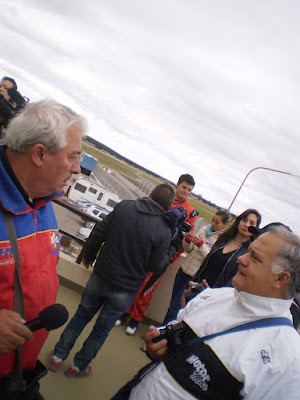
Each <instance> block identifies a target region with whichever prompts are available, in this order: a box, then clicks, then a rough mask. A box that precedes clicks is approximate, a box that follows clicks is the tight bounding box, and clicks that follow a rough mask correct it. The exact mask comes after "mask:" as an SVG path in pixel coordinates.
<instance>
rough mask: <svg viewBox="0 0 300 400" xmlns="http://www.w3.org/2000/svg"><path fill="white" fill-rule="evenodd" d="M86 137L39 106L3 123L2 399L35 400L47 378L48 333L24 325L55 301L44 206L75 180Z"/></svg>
mask: <svg viewBox="0 0 300 400" xmlns="http://www.w3.org/2000/svg"><path fill="white" fill-rule="evenodd" d="M85 131H86V122H85V119H84V118H83V117H81V116H79V115H78V114H76V113H75V112H74V111H72V110H71V109H70V108H68V107H66V106H64V105H62V104H59V103H57V102H56V101H52V100H42V101H39V102H36V103H31V104H28V106H26V107H25V108H24V109H23V110H22V111H20V113H18V115H16V116H15V118H13V119H12V120H11V121H10V123H9V124H8V126H7V131H6V137H5V141H6V145H4V146H1V147H0V393H1V394H0V397H1V399H5V400H7V399H11V398H14V399H17V398H18V399H19V398H20V399H23V398H24V399H25V398H26V399H29V398H30V399H42V396H41V395H40V394H39V384H38V379H39V377H40V376H41V375H45V373H46V372H47V370H46V368H45V367H44V366H42V364H41V363H39V362H38V356H39V353H40V350H41V348H42V346H43V344H44V342H45V340H46V338H47V336H48V332H47V331H46V330H45V329H40V330H37V331H36V332H35V333H34V334H33V333H32V332H31V330H30V329H29V328H28V327H27V326H25V325H24V323H25V320H26V321H30V320H33V319H35V318H37V317H38V315H39V313H40V312H41V310H43V309H44V308H45V307H47V306H49V305H52V304H53V303H55V300H56V295H57V290H58V278H57V274H56V265H57V262H58V258H59V248H60V245H59V235H58V226H57V222H56V218H55V214H54V210H53V207H52V203H51V200H52V199H54V198H57V197H60V196H62V195H63V194H64V192H63V188H64V186H65V185H66V184H67V181H68V180H69V179H70V178H71V176H72V174H73V173H79V172H80V165H79V154H80V152H81V139H82V136H83V134H84V132H85ZM14 232H15V234H14ZM14 383H16V385H14ZM26 396H27V397H26Z"/></svg>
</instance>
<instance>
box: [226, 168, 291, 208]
mask: <svg viewBox="0 0 300 400" xmlns="http://www.w3.org/2000/svg"><path fill="white" fill-rule="evenodd" d="M256 169H266V170H268V171H273V172H279V173H281V174H286V175H291V176H296V177H297V178H299V176H298V175H293V174H291V173H290V172H284V171H280V170H278V169H273V168H266V167H256V168H253V169H251V170H250V171H249V172H248V173H247V175H246V176H245V178H244V180H243V182H242V183H241V186H240V187H239V189H238V191H237V192H236V194H235V196H234V198H233V200H232V202H231V204H230V206H229V207H228V211H229V210H230V209H231V207H232V204H233V203H234V201H235V199H236V198H237V195H238V194H239V193H240V191H241V189H242V187H243V185H244V183H245V181H246V179H247V178H248V176H249V175H250V174H251V172H253V171H255V170H256Z"/></svg>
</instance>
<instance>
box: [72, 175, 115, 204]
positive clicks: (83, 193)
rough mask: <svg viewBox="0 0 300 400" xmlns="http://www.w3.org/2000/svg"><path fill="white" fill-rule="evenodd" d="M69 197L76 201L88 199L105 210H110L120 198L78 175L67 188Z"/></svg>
mask: <svg viewBox="0 0 300 400" xmlns="http://www.w3.org/2000/svg"><path fill="white" fill-rule="evenodd" d="M68 197H69V199H71V200H73V201H74V202H76V201H78V200H79V201H90V202H91V203H95V204H98V205H99V206H100V207H102V208H105V209H106V210H107V211H112V210H113V209H114V207H115V206H116V204H117V203H119V202H120V199H119V198H118V196H117V195H115V194H113V193H111V192H109V191H108V190H106V189H104V187H102V186H100V185H98V183H95V182H93V181H91V180H90V179H88V178H83V177H80V178H78V179H76V181H75V182H74V183H73V184H72V185H71V186H70V188H69V189H68Z"/></svg>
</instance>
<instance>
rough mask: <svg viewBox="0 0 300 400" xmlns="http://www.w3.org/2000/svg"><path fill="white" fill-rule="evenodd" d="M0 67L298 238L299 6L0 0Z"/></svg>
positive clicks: (128, 147) (114, 144)
mask: <svg viewBox="0 0 300 400" xmlns="http://www.w3.org/2000/svg"><path fill="white" fill-rule="evenodd" d="M0 4H1V23H0V35H1V43H0V73H1V74H2V75H9V76H12V77H14V78H15V79H16V81H17V83H18V89H19V90H20V92H21V93H22V94H23V95H26V96H28V97H29V98H30V99H31V101H36V100H40V99H41V98H44V97H50V98H53V99H56V100H58V101H60V102H63V103H65V104H67V105H69V106H71V107H72V108H74V109H75V110H76V111H77V112H80V113H82V114H84V115H85V116H86V117H87V119H88V122H89V125H90V131H89V135H90V136H92V137H94V138H95V139H97V140H99V141H100V142H102V143H104V144H105V145H107V146H109V147H111V148H112V149H114V150H115V151H117V152H119V153H120V154H122V155H124V156H125V157H127V158H129V159H131V160H133V161H135V162H136V163H138V164H140V165H142V166H144V167H146V168H148V169H150V170H152V171H154V172H156V173H158V174H160V175H162V176H164V177H166V178H167V179H169V180H171V181H173V182H176V181H177V179H178V177H179V175H180V174H182V173H191V174H192V175H193V176H194V178H195V180H196V186H195V189H194V193H197V194H201V195H202V196H203V197H204V198H206V199H207V200H210V201H212V202H214V203H216V204H217V205H218V206H220V207H225V208H228V207H229V205H230V203H231V201H232V199H233V197H234V195H235V193H236V192H237V190H238V188H239V186H240V185H241V183H242V181H243V179H244V178H245V176H246V174H247V173H248V172H249V171H250V170H251V169H253V168H256V167H265V168H270V169H276V170H280V171H284V172H288V173H291V174H293V175H298V177H295V176H290V175H286V174H282V173H278V172H271V171H268V170H256V171H253V172H252V173H251V174H250V175H249V177H248V178H247V180H246V182H245V184H244V186H243V188H242V190H241V192H240V194H239V195H238V197H237V199H236V200H235V202H234V204H233V206H232V209H231V211H232V212H233V213H235V214H239V213H241V212H242V211H244V210H245V209H246V208H257V209H258V211H260V212H261V213H262V216H263V220H262V225H261V226H264V225H265V224H267V223H269V222H274V221H280V222H283V223H286V224H288V225H289V226H290V227H291V229H292V230H294V231H295V232H297V233H298V234H300V212H299V206H300V199H299V192H300V162H299V157H300V134H299V129H300V112H299V105H300V100H299V96H300V73H299V71H300V61H299V60H300V56H299V49H300V3H299V1H298V0H282V1H281V0H227V1H224V0H206V1H204V0H181V1H179V0H172V1H171V0H160V1H157V0H151V1H146V0H126V1H124V0H107V1H104V0H89V1H88V2H87V3H84V2H82V1H77V0H69V1H67V2H65V1H61V0H51V1H50V0H49V1H40V0H26V1H21V0H14V1H13V0H12V1H10V0H6V1H1V0H0Z"/></svg>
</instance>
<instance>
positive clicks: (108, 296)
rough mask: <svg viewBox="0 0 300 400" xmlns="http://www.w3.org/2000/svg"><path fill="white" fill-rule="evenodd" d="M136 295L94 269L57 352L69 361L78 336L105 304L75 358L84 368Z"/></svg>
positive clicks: (57, 347)
mask: <svg viewBox="0 0 300 400" xmlns="http://www.w3.org/2000/svg"><path fill="white" fill-rule="evenodd" d="M135 294H136V293H128V292H126V291H124V290H121V289H118V288H116V287H115V286H113V285H112V284H111V283H109V282H107V281H105V280H104V279H102V278H100V277H99V276H97V275H96V274H95V272H93V273H92V275H91V277H90V279H89V280H88V282H87V285H86V288H85V291H84V293H83V295H82V297H81V302H80V304H79V307H78V309H77V311H76V313H75V315H74V317H73V318H72V319H71V321H70V322H69V323H68V325H67V327H66V328H65V330H64V332H63V333H62V335H61V337H60V339H59V341H58V342H57V344H56V346H55V349H54V355H56V356H57V357H59V358H61V359H62V360H65V359H66V358H67V357H68V355H69V353H70V351H71V349H72V347H73V346H74V344H75V342H76V340H77V338H78V336H79V335H80V334H81V332H82V331H83V329H84V328H85V326H86V325H87V324H88V323H89V322H90V321H91V319H92V318H93V317H94V315H95V314H96V313H97V311H99V309H100V308H101V307H102V308H101V311H100V313H99V316H98V318H97V320H96V323H95V325H94V328H93V330H92V332H91V333H90V335H89V337H88V338H87V339H86V341H85V342H84V344H83V346H82V349H81V350H80V351H79V352H78V353H76V355H75V357H74V365H75V366H76V367H78V368H79V370H80V371H84V370H85V369H86V368H87V367H88V365H89V364H90V362H91V360H92V359H93V358H95V357H96V355H97V353H98V351H99V350H100V348H101V347H102V345H103V343H104V342H105V339H106V338H107V336H108V334H109V332H110V331H111V329H112V328H113V327H114V325H115V322H116V320H117V319H118V318H119V317H120V316H121V315H122V314H123V313H124V312H125V311H126V310H127V309H128V308H129V306H130V305H131V303H132V302H133V299H134V297H135Z"/></svg>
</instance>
